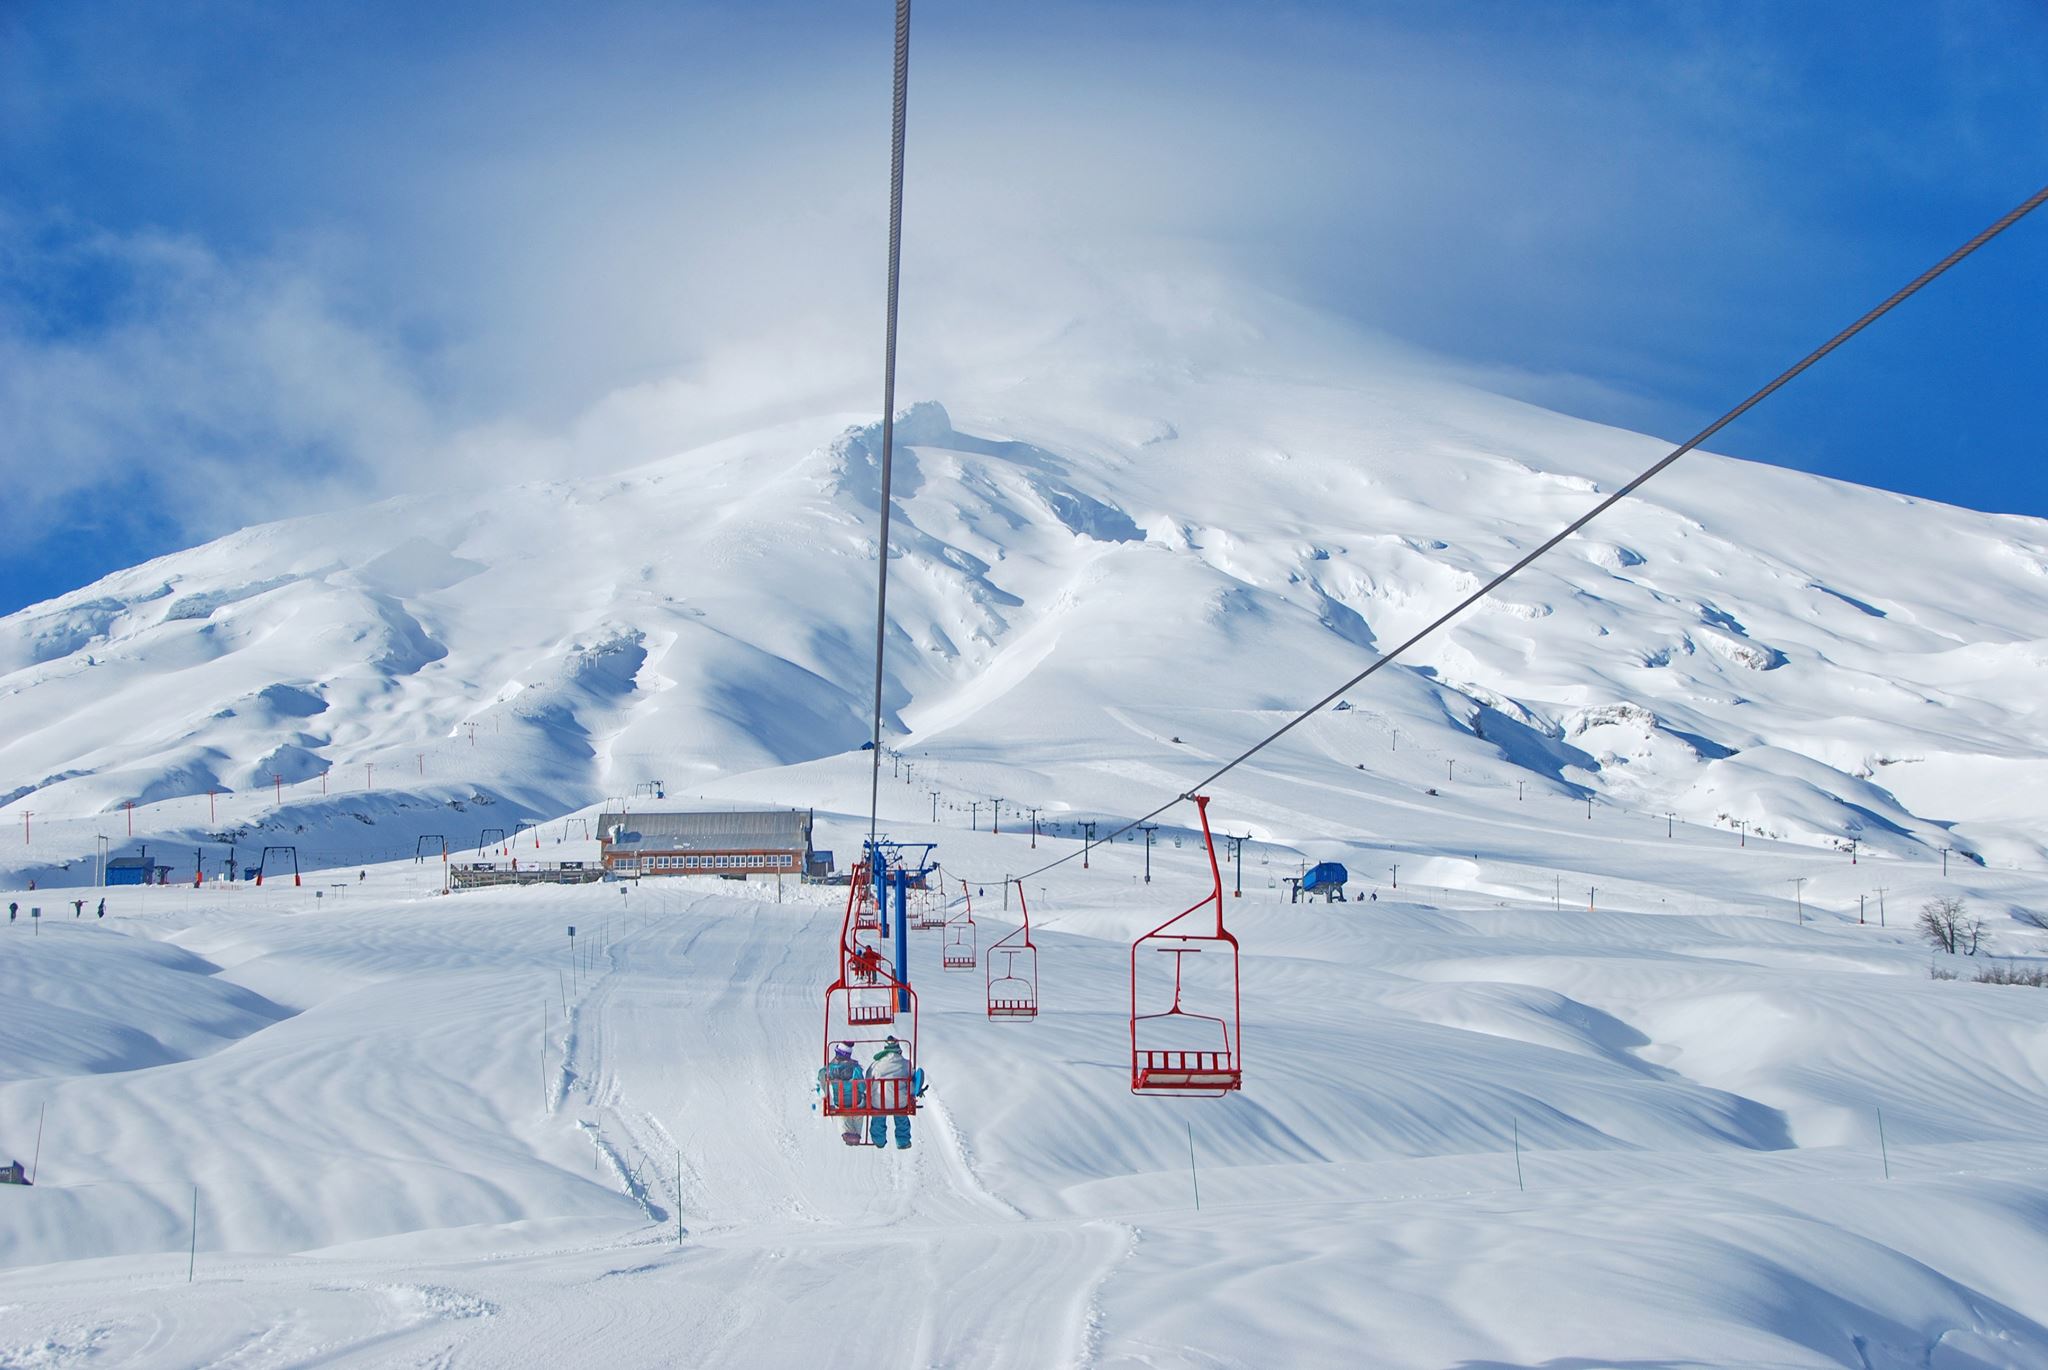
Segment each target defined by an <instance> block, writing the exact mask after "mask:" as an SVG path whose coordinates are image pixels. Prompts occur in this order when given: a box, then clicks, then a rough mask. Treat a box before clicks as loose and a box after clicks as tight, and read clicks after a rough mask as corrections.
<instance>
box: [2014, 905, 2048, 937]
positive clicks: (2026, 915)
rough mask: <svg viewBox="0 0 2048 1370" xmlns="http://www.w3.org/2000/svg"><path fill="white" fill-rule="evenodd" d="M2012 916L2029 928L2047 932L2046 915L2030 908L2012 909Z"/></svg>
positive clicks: (2047, 921)
mask: <svg viewBox="0 0 2048 1370" xmlns="http://www.w3.org/2000/svg"><path fill="white" fill-rule="evenodd" d="M2012 916H2013V917H2014V918H2016V919H2018V920H2019V921H2020V922H2022V923H2025V924H2026V925H2027V926H2028V927H2030V928H2039V929H2040V930H2041V931H2043V932H2048V915H2044V914H2039V913H2035V912H2034V911H2033V910H2032V909H2014V910H2013V911H2012Z"/></svg>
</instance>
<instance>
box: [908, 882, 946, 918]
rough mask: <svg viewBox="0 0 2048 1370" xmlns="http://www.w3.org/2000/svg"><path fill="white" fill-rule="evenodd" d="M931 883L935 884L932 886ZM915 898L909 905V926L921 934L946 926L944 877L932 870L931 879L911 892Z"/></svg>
mask: <svg viewBox="0 0 2048 1370" xmlns="http://www.w3.org/2000/svg"><path fill="white" fill-rule="evenodd" d="M933 881H936V882H937V883H936V884H934V883H933ZM913 893H914V894H915V898H913V899H912V900H911V905H910V910H911V912H910V926H912V927H913V928H917V929H918V930H919V931H922V932H929V931H931V930H932V929H933V928H943V927H944V926H946V883H945V876H943V875H942V874H940V873H939V872H938V871H936V870H934V871H933V872H932V875H931V878H930V879H928V880H927V881H926V882H925V883H924V884H922V885H920V886H917V887H916V889H915V890H914V891H913Z"/></svg>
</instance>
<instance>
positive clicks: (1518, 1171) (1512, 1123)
mask: <svg viewBox="0 0 2048 1370" xmlns="http://www.w3.org/2000/svg"><path fill="white" fill-rule="evenodd" d="M1508 1126H1509V1127H1511V1128H1513V1129H1514V1138H1515V1188H1516V1189H1519V1190H1521V1191H1522V1192H1523V1193H1524V1194H1526V1193H1528V1192H1529V1186H1527V1185H1525V1184H1523V1183H1522V1124H1521V1121H1520V1120H1519V1119H1516V1118H1510V1119H1508Z"/></svg>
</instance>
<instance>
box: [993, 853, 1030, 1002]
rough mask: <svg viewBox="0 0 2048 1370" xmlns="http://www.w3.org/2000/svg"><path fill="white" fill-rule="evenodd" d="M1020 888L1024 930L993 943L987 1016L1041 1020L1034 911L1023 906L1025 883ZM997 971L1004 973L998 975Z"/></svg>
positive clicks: (1020, 908)
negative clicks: (1034, 935) (1034, 939)
mask: <svg viewBox="0 0 2048 1370" xmlns="http://www.w3.org/2000/svg"><path fill="white" fill-rule="evenodd" d="M1016 884H1017V908H1018V910H1019V911H1020V912H1021V913H1022V915H1023V918H1024V923H1023V925H1022V926H1021V927H1019V928H1017V929H1015V930H1014V931H1012V932H1010V933H1007V934H1005V935H1004V936H1003V937H1001V938H998V939H997V940H996V941H994V942H991V943H990V944H989V948H988V1016H989V1017H991V1018H1026V1019H1029V1018H1036V1017H1037V1016H1038V948H1037V946H1036V945H1034V944H1033V943H1032V941H1031V910H1030V909H1028V908H1025V906H1024V882H1023V881H1021V880H1019V881H1017V882H1016ZM998 971H1000V972H1001V973H1000V974H998Z"/></svg>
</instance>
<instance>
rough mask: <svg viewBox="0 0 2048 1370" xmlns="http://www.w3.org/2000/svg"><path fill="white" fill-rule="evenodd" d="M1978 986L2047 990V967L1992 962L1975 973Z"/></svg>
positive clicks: (2012, 962)
mask: <svg viewBox="0 0 2048 1370" xmlns="http://www.w3.org/2000/svg"><path fill="white" fill-rule="evenodd" d="M1976 978H1977V983H1978V984H1980V985H2032V986H2033V987H2034V988H2035V989H2048V966H2023V965H2021V964H2019V963H2018V962H2016V961H1993V962H1991V964H1989V965H1987V966H1984V967H1981V968H1980V969H1979V970H1978V971H1977V977H1976Z"/></svg>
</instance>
